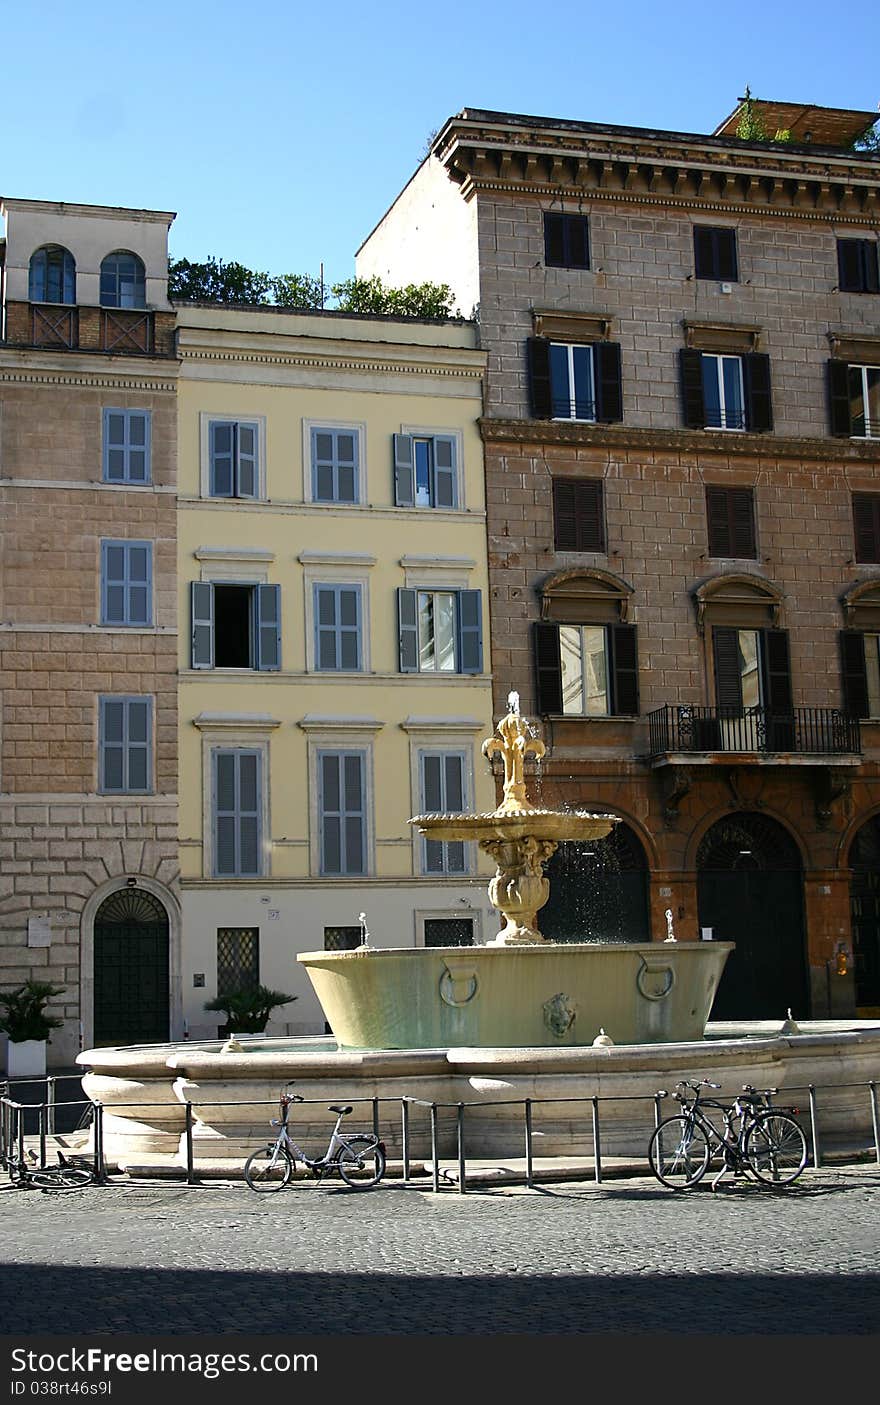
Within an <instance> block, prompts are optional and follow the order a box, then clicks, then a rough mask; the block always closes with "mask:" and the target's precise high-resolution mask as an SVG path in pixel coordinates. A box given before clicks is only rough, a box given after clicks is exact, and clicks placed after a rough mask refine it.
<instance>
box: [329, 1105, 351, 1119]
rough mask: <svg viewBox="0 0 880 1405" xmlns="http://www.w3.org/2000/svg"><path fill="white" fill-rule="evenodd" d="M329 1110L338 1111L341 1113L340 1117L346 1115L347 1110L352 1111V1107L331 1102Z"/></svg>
mask: <svg viewBox="0 0 880 1405" xmlns="http://www.w3.org/2000/svg"><path fill="white" fill-rule="evenodd" d="M328 1111H329V1112H338V1113H339V1115H340V1117H344V1116H345V1114H346V1113H347V1112H351V1108H350V1107H340V1106H339V1105H338V1104H337V1103H331V1104H330V1107H329V1108H328Z"/></svg>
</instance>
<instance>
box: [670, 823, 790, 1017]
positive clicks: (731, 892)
mask: <svg viewBox="0 0 880 1405" xmlns="http://www.w3.org/2000/svg"><path fill="white" fill-rule="evenodd" d="M697 906H698V914H699V915H698V921H699V925H700V928H701V929H704V928H711V931H712V936H713V938H714V940H715V941H728V942H736V948H735V949H734V950H733V951H732V952H731V953H730V955H729V956H728V958H727V965H726V966H725V968H724V974H723V976H722V977H721V983H720V985H719V987H718V991H717V993H716V995H715V1001H714V1004H713V1006H712V1014H711V1018H712V1019H713V1020H724V1019H734V1020H747V1019H752V1020H771V1019H779V1020H783V1019H785V1014H786V1011H787V1010H789V1009H790V1010H791V1012H792V1014H793V1015H794V1016H798V1015H801V1016H803V1015H807V1014H809V1006H808V995H807V968H806V960H805V955H804V905H803V874H802V871H801V856H800V852H799V850H798V847H797V845H796V844H795V842H794V840H793V839H792V837H791V835H790V834H789V833H788V832H787V830H785V829H783V827H782V825H781V824H777V822H776V821H775V820H771V819H769V818H768V816H766V815H759V814H750V813H742V814H737V815H729V816H727V817H726V818H725V819H723V820H718V822H717V823H716V824H714V825H712V827H711V829H709V830H707V832H706V834H704V836H703V839H702V841H701V843H700V847H699V849H698V850H697Z"/></svg>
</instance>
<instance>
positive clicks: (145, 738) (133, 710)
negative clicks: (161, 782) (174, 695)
mask: <svg viewBox="0 0 880 1405" xmlns="http://www.w3.org/2000/svg"><path fill="white" fill-rule="evenodd" d="M152 731H153V699H152V698H121V697H102V698H99V699H98V790H99V792H100V794H102V795H149V794H150V793H151V791H152V789H153V784H152V746H153V739H152Z"/></svg>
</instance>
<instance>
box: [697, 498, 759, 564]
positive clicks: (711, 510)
mask: <svg viewBox="0 0 880 1405" xmlns="http://www.w3.org/2000/svg"><path fill="white" fill-rule="evenodd" d="M706 525H707V528H708V534H709V555H710V556H726V557H732V558H736V557H741V558H742V559H748V560H754V559H755V557H756V556H757V550H756V547H755V506H754V492H753V490H752V489H751V488H717V487H711V488H710V487H707V488H706Z"/></svg>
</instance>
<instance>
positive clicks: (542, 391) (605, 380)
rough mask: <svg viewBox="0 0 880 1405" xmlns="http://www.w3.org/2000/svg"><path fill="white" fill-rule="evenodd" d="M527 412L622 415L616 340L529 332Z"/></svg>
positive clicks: (566, 416)
mask: <svg viewBox="0 0 880 1405" xmlns="http://www.w3.org/2000/svg"><path fill="white" fill-rule="evenodd" d="M528 364H529V388H530V392H531V412H532V416H533V418H534V419H539V420H551V419H554V420H583V421H586V422H587V423H594V422H602V423H610V422H612V421H616V420H622V419H623V389H622V382H621V363H620V346H619V345H618V343H617V342H609V341H597V342H590V343H586V344H577V343H572V342H554V341H550V340H549V339H548V338H547V337H529V340H528Z"/></svg>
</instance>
